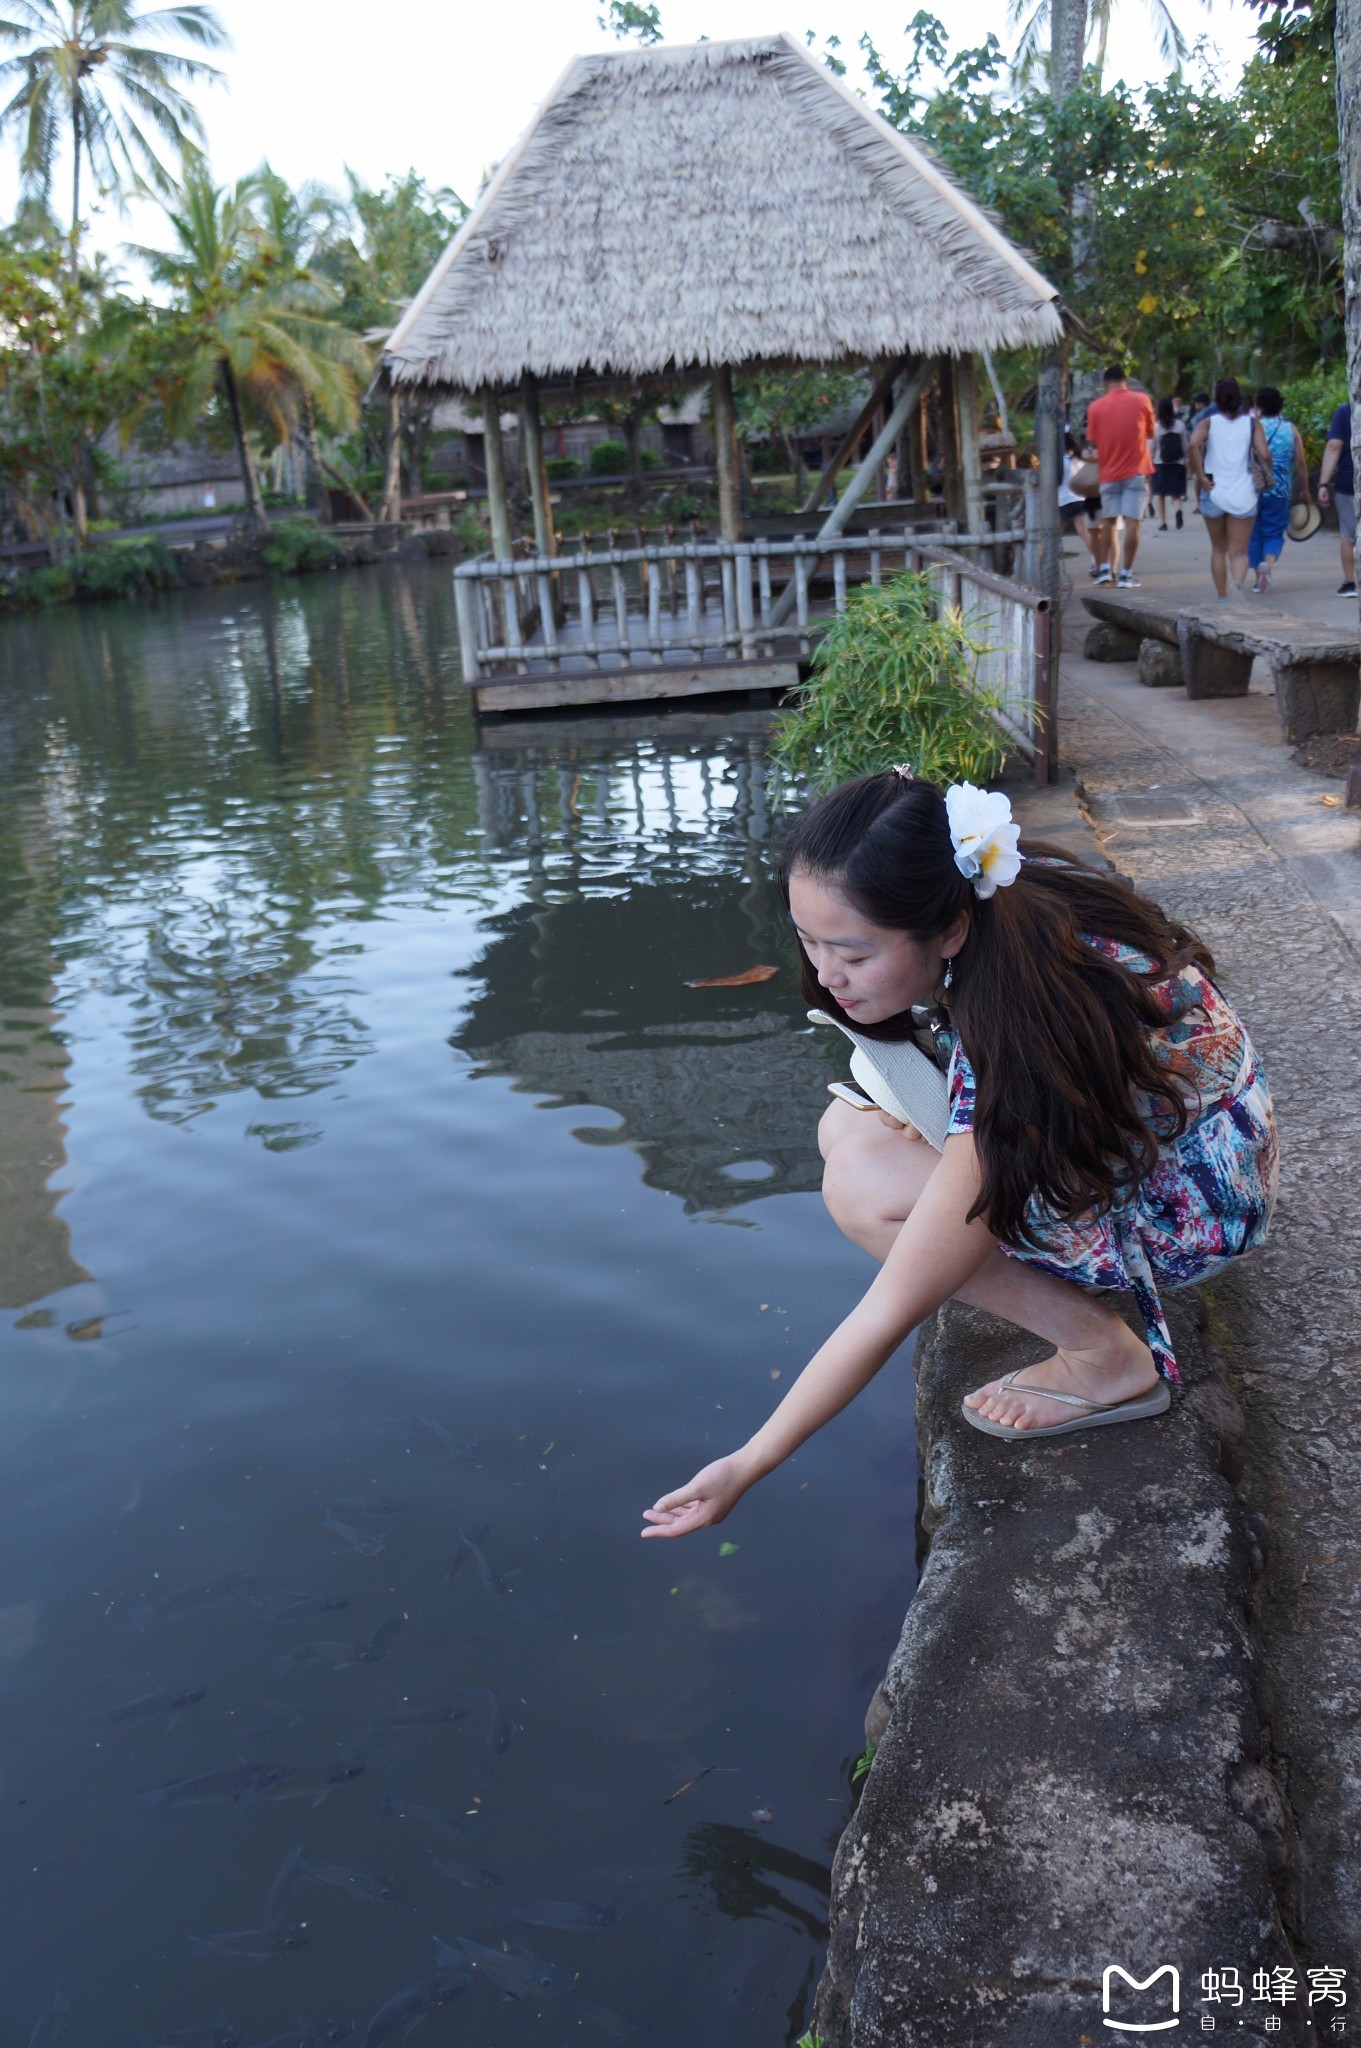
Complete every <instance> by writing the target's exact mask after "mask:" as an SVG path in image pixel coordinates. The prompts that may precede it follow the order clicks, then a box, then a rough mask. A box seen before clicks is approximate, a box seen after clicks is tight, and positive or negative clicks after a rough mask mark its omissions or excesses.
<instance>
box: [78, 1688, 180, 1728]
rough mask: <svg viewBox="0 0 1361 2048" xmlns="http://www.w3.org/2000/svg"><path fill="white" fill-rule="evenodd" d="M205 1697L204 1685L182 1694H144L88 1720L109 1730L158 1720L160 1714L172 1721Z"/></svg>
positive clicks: (171, 1692) (172, 1691)
mask: <svg viewBox="0 0 1361 2048" xmlns="http://www.w3.org/2000/svg"><path fill="white" fill-rule="evenodd" d="M207 1697H208V1688H207V1686H206V1685H194V1686H187V1687H186V1688H185V1689H184V1690H183V1691H182V1692H177V1691H175V1690H173V1689H171V1690H169V1691H166V1692H144V1693H142V1694H141V1696H140V1698H138V1699H135V1700H125V1701H124V1703H123V1705H122V1706H121V1707H110V1708H109V1710H108V1712H107V1713H106V1714H91V1715H90V1716H89V1718H90V1720H91V1721H97V1722H99V1723H100V1724H101V1725H103V1726H106V1727H110V1728H118V1727H123V1728H126V1727H130V1726H131V1724H132V1723H133V1722H134V1721H153V1720H159V1719H160V1717H161V1715H162V1714H167V1715H169V1716H171V1717H172V1720H173V1717H174V1716H176V1715H178V1714H180V1713H182V1712H183V1711H184V1709H185V1708H186V1707H196V1706H197V1705H198V1703H199V1701H200V1700H206V1699H207Z"/></svg>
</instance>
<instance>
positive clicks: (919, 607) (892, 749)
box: [775, 570, 1008, 789]
mask: <svg viewBox="0 0 1361 2048" xmlns="http://www.w3.org/2000/svg"><path fill="white" fill-rule="evenodd" d="M987 651H988V650H987V648H986V647H985V645H984V643H983V642H982V641H981V640H980V639H978V637H977V636H976V634H975V633H974V632H972V631H971V630H970V626H969V622H968V621H967V620H966V618H965V617H964V615H963V613H962V612H960V611H959V610H958V609H956V608H955V607H953V606H950V605H941V604H939V602H938V599H937V596H936V593H935V590H934V588H933V587H932V583H931V579H930V577H929V576H928V575H927V574H926V573H925V572H924V571H921V570H908V571H906V572H905V573H904V574H903V575H901V576H895V577H893V578H891V580H890V581H889V582H887V583H886V584H884V586H883V588H882V589H879V590H876V589H874V588H873V587H872V586H871V585H866V586H864V587H863V588H861V589H859V590H855V591H852V593H851V595H850V597H849V598H848V600H847V603H846V609H845V611H844V612H842V613H841V615H840V616H839V617H838V618H836V619H833V620H832V622H831V624H830V625H829V626H828V627H827V629H826V631H825V632H824V633H823V634H822V636H821V638H820V640H819V641H818V644H817V648H816V651H815V653H814V655H813V664H812V673H811V675H810V676H809V678H808V680H807V681H806V682H805V683H802V684H800V686H799V689H798V691H797V692H796V693H795V695H794V697H793V709H792V711H791V712H790V714H789V716H788V717H787V718H786V719H785V720H784V721H783V723H782V724H781V726H780V728H779V730H778V733H777V737H776V742H775V745H776V752H777V754H778V755H779V757H780V759H781V760H782V761H783V762H784V763H785V764H786V766H788V767H789V768H791V769H793V770H795V771H796V772H797V773H801V774H806V775H807V776H808V778H809V780H810V781H811V782H812V783H813V784H814V786H815V787H816V788H818V789H833V788H835V787H836V785H837V784H838V783H840V782H848V781H850V780H851V779H852V777H854V776H858V775H870V774H873V773H875V772H876V771H877V770H880V769H883V768H888V767H891V766H892V765H893V764H894V763H895V762H898V761H909V762H911V764H912V769H913V773H914V774H916V775H919V776H921V777H922V778H923V780H925V781H929V782H942V783H944V782H956V781H960V780H965V781H969V782H977V783H983V782H986V781H988V780H989V779H990V778H991V777H992V776H994V775H996V773H997V771H998V769H999V768H1000V767H1001V765H1002V763H1003V761H1004V760H1005V759H1006V755H1007V750H1008V741H1007V738H1006V735H1005V734H1004V733H1003V731H1002V730H1001V728H1000V727H999V726H998V724H997V722H996V720H995V719H994V718H993V716H992V713H993V712H994V711H995V710H997V709H999V708H1000V707H1001V705H1002V703H1003V702H1004V701H1006V700H1005V699H1004V697H1003V694H1002V692H1001V691H1000V689H993V688H989V687H988V686H986V685H984V684H981V683H980V682H979V680H978V663H979V658H980V656H982V655H983V654H985V653H986V652H987Z"/></svg>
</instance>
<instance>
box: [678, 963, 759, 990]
mask: <svg viewBox="0 0 1361 2048" xmlns="http://www.w3.org/2000/svg"><path fill="white" fill-rule="evenodd" d="M779 971H780V970H779V968H778V967H746V968H744V969H743V970H742V972H741V973H740V974H712V975H710V977H709V979H708V980H707V981H687V982H686V984H685V986H686V987H687V988H746V987H747V985H748V983H749V982H753V981H769V980H770V978H771V976H772V975H775V974H778V973H779Z"/></svg>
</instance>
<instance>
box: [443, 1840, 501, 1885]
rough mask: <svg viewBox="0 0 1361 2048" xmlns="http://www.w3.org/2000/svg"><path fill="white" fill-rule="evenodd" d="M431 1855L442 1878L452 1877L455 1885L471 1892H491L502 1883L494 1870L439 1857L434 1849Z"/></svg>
mask: <svg viewBox="0 0 1361 2048" xmlns="http://www.w3.org/2000/svg"><path fill="white" fill-rule="evenodd" d="M429 1855H430V1861H431V1862H432V1863H433V1864H434V1866H435V1868H436V1870H437V1871H438V1872H439V1873H440V1876H441V1877H451V1878H452V1879H453V1880H454V1883H455V1884H461V1885H466V1887H467V1888H468V1890H469V1891H470V1892H484V1891H489V1890H490V1889H491V1887H492V1886H493V1885H496V1884H500V1882H501V1880H500V1878H499V1877H498V1876H497V1875H496V1872H495V1871H494V1870H480V1869H479V1868H478V1866H477V1864H475V1863H459V1862H457V1861H455V1860H454V1859H453V1858H452V1857H448V1858H446V1857H442V1856H437V1855H436V1854H435V1852H434V1850H433V1849H431V1850H430V1852H429Z"/></svg>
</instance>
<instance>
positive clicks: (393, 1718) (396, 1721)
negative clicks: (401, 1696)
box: [351, 1703, 468, 1750]
mask: <svg viewBox="0 0 1361 2048" xmlns="http://www.w3.org/2000/svg"><path fill="white" fill-rule="evenodd" d="M467 1715H468V1709H467V1708H466V1707H465V1706H460V1705H458V1704H457V1703H455V1704H454V1705H452V1706H448V1707H395V1708H394V1709H393V1711H392V1712H391V1713H390V1714H380V1715H379V1717H378V1719H377V1720H376V1721H370V1723H369V1725H368V1727H367V1728H365V1729H364V1731H363V1733H362V1734H360V1735H358V1736H357V1737H356V1738H355V1740H354V1742H353V1743H352V1744H351V1749H352V1750H361V1749H367V1748H368V1746H369V1744H370V1743H373V1742H380V1741H381V1740H382V1738H383V1737H384V1736H385V1735H390V1734H391V1732H392V1730H393V1729H394V1728H447V1727H449V1726H450V1725H451V1724H452V1723H453V1722H455V1721H463V1720H466V1719H467Z"/></svg>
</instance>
